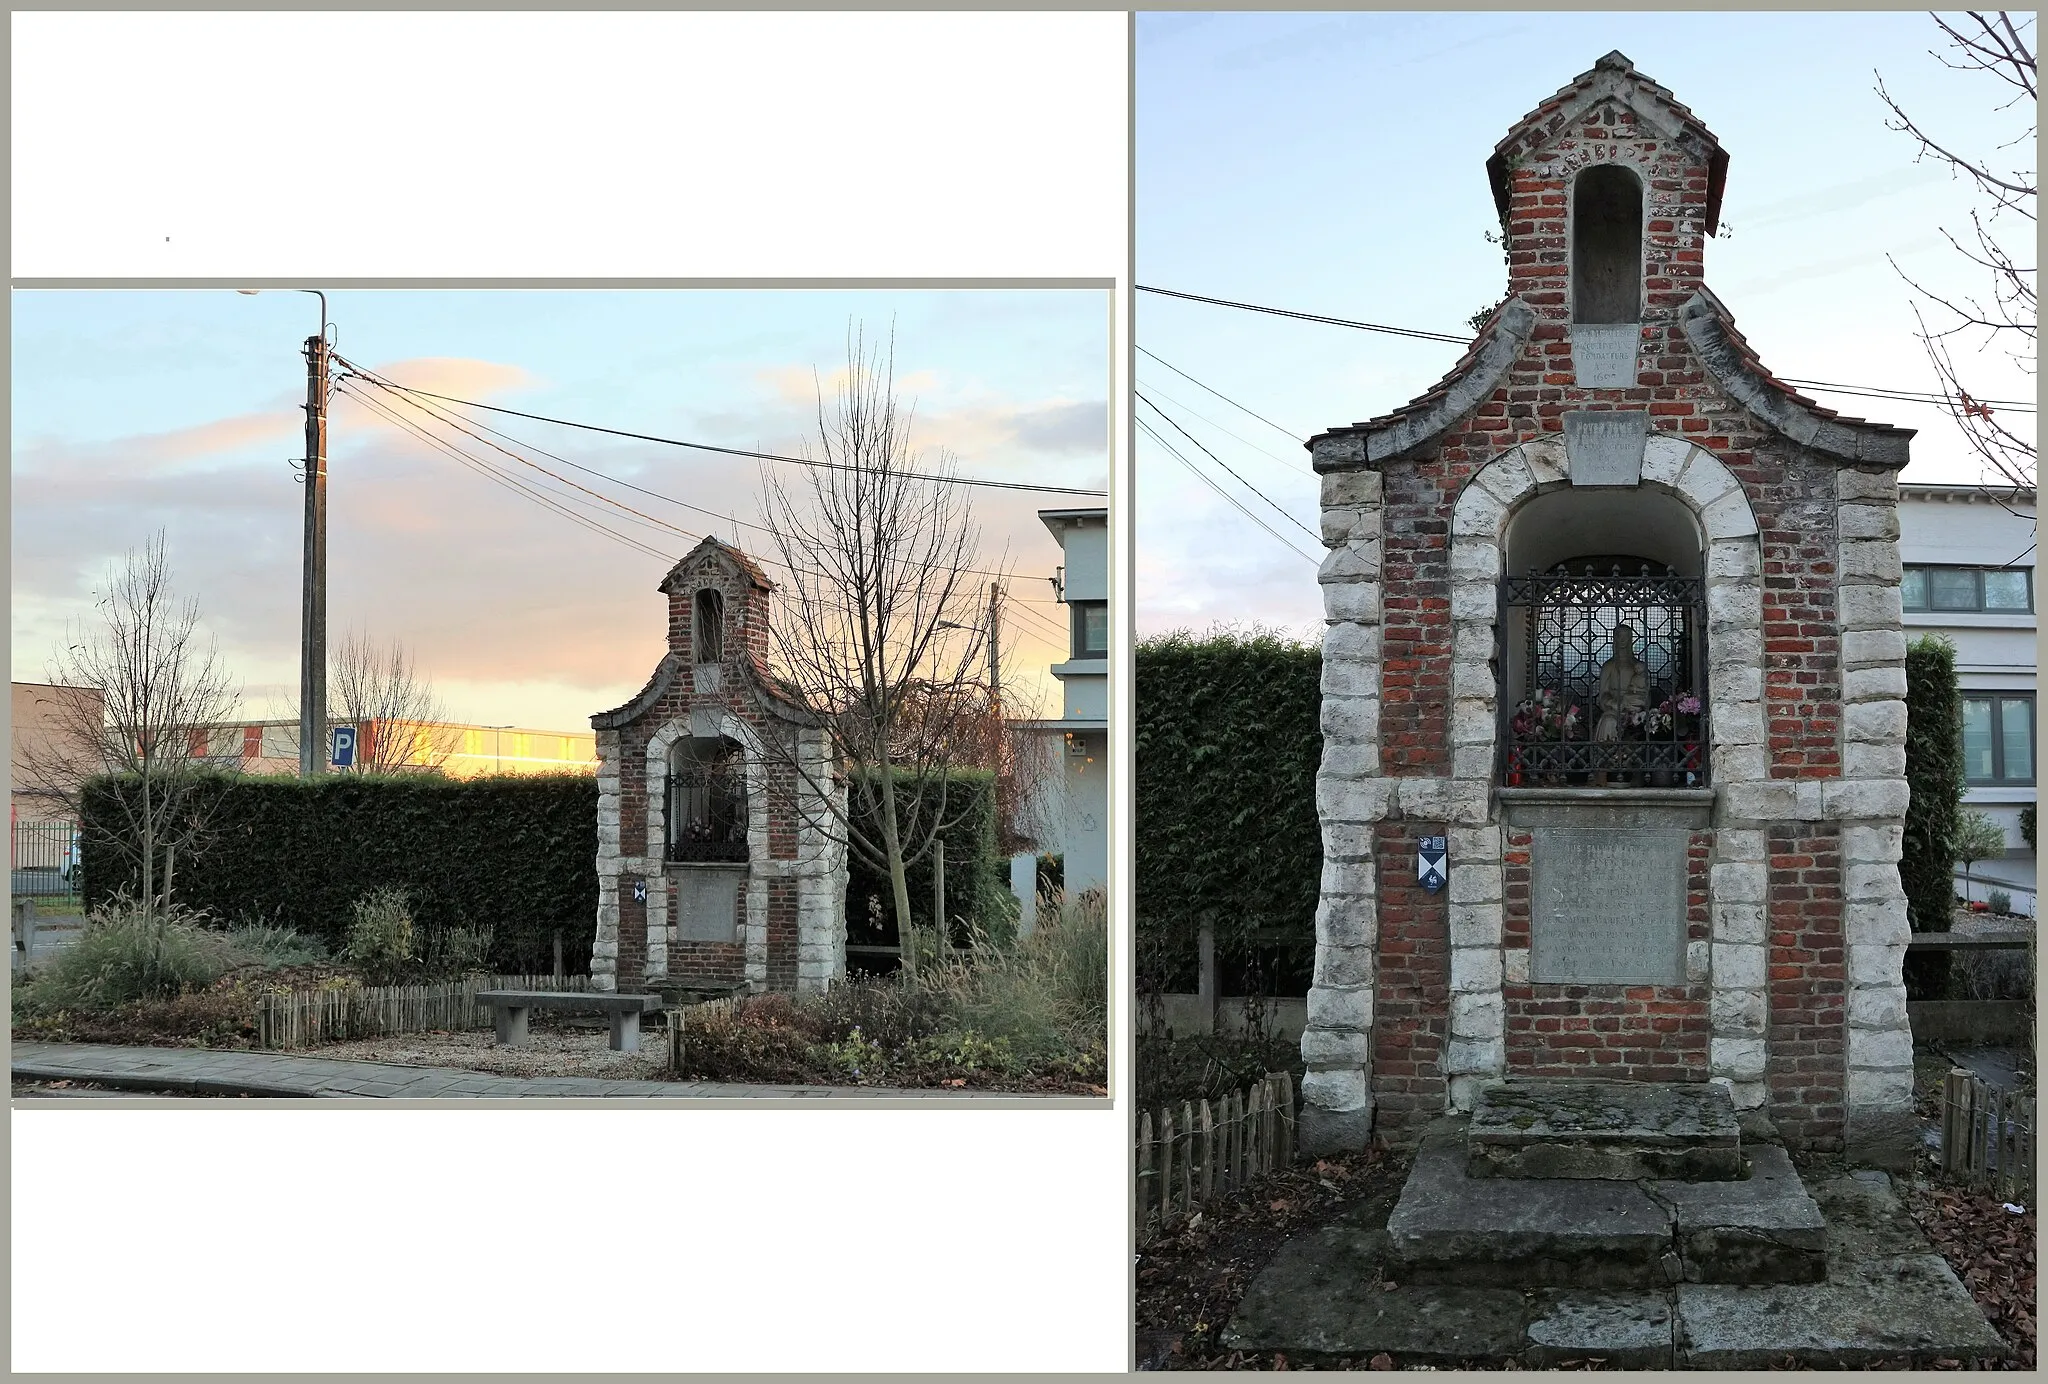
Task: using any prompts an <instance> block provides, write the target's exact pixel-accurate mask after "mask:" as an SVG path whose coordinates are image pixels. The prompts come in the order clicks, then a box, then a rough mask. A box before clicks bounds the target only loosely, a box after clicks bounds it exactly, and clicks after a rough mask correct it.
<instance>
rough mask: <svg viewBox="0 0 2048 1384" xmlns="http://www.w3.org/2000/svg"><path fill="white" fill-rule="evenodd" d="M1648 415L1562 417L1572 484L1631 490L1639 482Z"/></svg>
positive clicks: (1608, 413) (1638, 412) (1606, 412)
mask: <svg viewBox="0 0 2048 1384" xmlns="http://www.w3.org/2000/svg"><path fill="white" fill-rule="evenodd" d="M1649 441H1650V415H1649V413H1648V412H1646V411H1645V410H1643V409H1616V410H1598V411H1596V410H1580V411H1577V412H1574V413H1567V414H1566V415H1565V416H1564V454H1565V459H1566V461H1567V462H1568V463H1569V464H1570V466H1571V472H1572V484H1573V485H1578V486H1585V485H1609V486H1634V485H1638V484H1640V483H1641V481H1642V479H1643V449H1644V448H1645V447H1647V446H1648V445H1649Z"/></svg>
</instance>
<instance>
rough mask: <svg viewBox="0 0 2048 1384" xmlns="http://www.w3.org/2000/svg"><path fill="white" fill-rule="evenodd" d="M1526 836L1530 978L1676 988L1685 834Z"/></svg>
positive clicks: (1580, 831)
mask: <svg viewBox="0 0 2048 1384" xmlns="http://www.w3.org/2000/svg"><path fill="white" fill-rule="evenodd" d="M1530 835H1531V837H1532V840H1531V843H1530V862H1529V873H1530V889H1529V979H1530V981H1531V982H1533V983H1535V984H1538V985H1682V984H1684V983H1685V848H1686V833H1685V832H1683V831H1670V830H1655V829H1645V828H1619V829H1614V830H1594V829H1588V828H1581V827H1538V828H1537V829H1535V830H1534V831H1533V832H1531V833H1530Z"/></svg>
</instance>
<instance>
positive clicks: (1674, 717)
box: [1643, 690, 1700, 735]
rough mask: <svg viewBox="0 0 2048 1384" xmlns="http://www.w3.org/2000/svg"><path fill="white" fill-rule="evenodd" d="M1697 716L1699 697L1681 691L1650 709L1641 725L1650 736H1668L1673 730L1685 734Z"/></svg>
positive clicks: (1698, 712) (1690, 728)
mask: <svg viewBox="0 0 2048 1384" xmlns="http://www.w3.org/2000/svg"><path fill="white" fill-rule="evenodd" d="M1699 714H1700V699H1699V697H1698V696H1697V695H1695V694H1694V693H1691V692H1687V691H1683V690H1681V691H1677V692H1673V693H1672V694H1671V695H1670V696H1668V697H1666V698H1665V699H1664V700H1663V701H1661V702H1659V703H1657V705H1656V706H1654V707H1652V708H1651V709H1650V710H1649V712H1648V713H1647V715H1646V719H1645V720H1644V723H1643V724H1644V725H1645V726H1647V727H1648V729H1649V732H1650V734H1652V735H1669V734H1671V732H1672V731H1673V730H1676V731H1678V732H1679V733H1680V734H1686V733H1689V732H1690V731H1691V730H1692V722H1693V718H1694V717H1696V716H1698V715H1699Z"/></svg>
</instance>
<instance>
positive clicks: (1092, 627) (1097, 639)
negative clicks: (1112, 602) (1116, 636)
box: [1070, 601, 1109, 658]
mask: <svg viewBox="0 0 2048 1384" xmlns="http://www.w3.org/2000/svg"><path fill="white" fill-rule="evenodd" d="M1070 609H1071V610H1072V611H1073V617H1072V618H1073V622H1074V657H1075V658H1107V657H1109V602H1108V601H1075V602H1073V603H1072V604H1071V606H1070Z"/></svg>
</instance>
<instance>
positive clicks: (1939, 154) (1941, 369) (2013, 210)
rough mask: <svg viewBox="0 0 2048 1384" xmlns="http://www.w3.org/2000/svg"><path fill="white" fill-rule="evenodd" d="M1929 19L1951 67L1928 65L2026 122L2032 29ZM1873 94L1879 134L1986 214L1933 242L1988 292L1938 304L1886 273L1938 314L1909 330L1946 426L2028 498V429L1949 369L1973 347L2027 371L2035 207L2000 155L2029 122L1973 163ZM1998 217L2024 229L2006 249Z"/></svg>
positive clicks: (1977, 19) (1918, 317)
mask: <svg viewBox="0 0 2048 1384" xmlns="http://www.w3.org/2000/svg"><path fill="white" fill-rule="evenodd" d="M1932 18H1933V20H1934V23H1935V26H1936V27H1937V28H1939V29H1940V30H1941V32H1942V34H1943V35H1944V36H1945V37H1946V38H1947V39H1948V43H1949V47H1950V48H1951V49H1952V50H1953V53H1954V54H1955V56H1952V57H1950V56H1944V55H1942V54H1940V53H1934V54H1933V55H1932V56H1933V57H1934V58H1935V60H1936V61H1937V62H1940V63H1941V64H1942V65H1943V66H1945V67H1950V68H1954V69H1955V70H1957V71H1960V72H1981V73H1985V74H1988V75H1989V76H1990V77H1992V78H1993V79H1995V80H1996V81H1998V82H2000V83H2003V84H2004V85H2005V86H2007V87H2010V88H2011V89H2012V94H2011V96H2010V97H2009V98H2008V99H2007V100H2006V101H2005V104H2004V105H2003V106H2001V107H1999V109H2001V110H2004V109H2007V108H2010V107H2012V106H2014V105H2018V104H2019V103H2021V102H2022V101H2024V102H2026V103H2028V106H2029V108H2030V113H2031V107H2032V104H2033V103H2034V102H2035V101H2036V99H2037V93H2036V90H2035V63H2034V53H2033V51H2032V49H2030V48H2029V47H2028V37H2029V36H2028V35H2026V34H2024V33H2023V32H2022V31H2023V30H2024V29H2025V28H2026V27H2027V26H2028V25H2030V24H2031V23H2032V20H2031V19H2030V18H2027V17H2024V16H2023V17H2022V18H2021V20H2020V21H2019V22H2017V23H2016V22H2015V21H2014V19H2013V17H2012V15H2011V14H2009V13H2007V12H2005V11H2002V10H2001V11H2000V12H1998V13H1997V14H1996V15H1988V14H1982V13H1978V12H1977V11H1974V10H1973V11H1968V12H1966V16H1965V18H1964V19H1961V20H1955V21H1951V20H1950V19H1948V18H1945V17H1944V16H1942V15H1938V14H1937V15H1933V16H1932ZM1877 94H1878V96H1879V97H1880V98H1881V99H1882V100H1883V101H1884V103H1885V106H1886V108H1887V109H1889V110H1890V111H1891V119H1889V120H1887V121H1886V122H1885V126H1886V128H1887V129H1892V130H1896V131H1898V132H1900V133H1902V134H1905V135H1909V136H1911V137H1912V139H1913V140H1914V142H1915V143H1916V144H1917V145H1918V146H1919V151H1918V153H1917V154H1916V155H1915V156H1914V161H1915V162H1916V163H1917V162H1920V161H1922V160H1927V159H1932V160H1934V161H1935V162H1937V163H1942V164H1946V165H1947V166H1948V169H1949V171H1950V174H1951V175H1952V176H1954V177H1959V178H1967V179H1968V180H1969V181H1970V182H1971V183H1973V184H1975V186H1976V188H1977V191H1978V192H1979V193H1980V194H1982V196H1983V197H1984V199H1985V200H1986V201H1987V202H1988V204H1989V206H1988V209H1987V210H1984V211H1982V212H1979V211H1974V210H1973V211H1972V212H1971V213H1970V228H1971V234H1970V237H1969V240H1970V243H1969V244H1965V243H1964V242H1963V241H1962V240H1959V239H1958V238H1957V237H1956V235H1955V234H1954V233H1952V232H1951V231H1949V230H1948V229H1947V228H1946V227H1944V228H1943V229H1942V235H1943V236H1944V237H1945V238H1946V239H1947V240H1948V242H1949V244H1950V245H1951V246H1953V247H1954V248H1955V251H1956V253H1957V254H1959V255H1961V256H1962V257H1963V258H1964V259H1965V260H1967V261H1969V263H1970V264H1972V265H1974V266H1975V267H1976V269H1977V270H1978V271H1980V272H1981V273H1982V274H1983V275H1984V276H1985V278H1986V279H1988V281H1989V284H1988V292H1986V293H1982V294H1950V295H1944V294H1940V293H1936V292H1934V291H1932V290H1931V289H1928V288H1927V287H1925V286H1924V285H1922V284H1921V283H1919V282H1917V281H1916V280H1914V279H1913V278H1912V277H1911V276H1910V275H1908V274H1907V273H1906V272H1905V271H1904V270H1903V269H1899V267H1898V262H1897V261H1896V260H1895V261H1893V263H1892V268H1893V269H1894V270H1896V271H1897V272H1898V274H1899V277H1900V278H1902V279H1904V280H1905V281H1906V283H1907V284H1908V285H1909V286H1910V287H1911V288H1912V289H1913V291H1914V292H1915V293H1916V294H1918V295H1919V297H1920V298H1921V299H1922V300H1924V301H1925V302H1926V303H1929V304H1933V305H1934V306H1935V307H1936V308H1938V309H1939V311H1940V313H1941V314H1945V318H1939V319H1938V320H1937V324H1936V325H1935V326H1929V324H1928V321H1927V317H1926V315H1925V314H1923V312H1922V310H1921V304H1920V303H1915V304H1914V306H1913V317H1914V320H1915V321H1916V322H1917V323H1919V326H1920V331H1919V337H1920V340H1921V342H1922V343H1923V344H1924V345H1925V346H1926V348H1927V359H1928V362H1929V363H1930V364H1931V365H1932V366H1933V367H1934V375H1935V379H1936V380H1937V381H1939V383H1940V393H1941V396H1942V402H1943V406H1944V407H1945V408H1946V409H1947V410H1948V413H1949V416H1950V417H1951V418H1953V419H1955V421H1956V425H1957V426H1958V427H1960V428H1961V429H1962V431H1963V436H1964V437H1965V439H1967V440H1968V442H1969V445H1970V449H1971V450H1972V451H1974V452H1975V453H1976V454H1977V457H1978V459H1979V461H1981V462H1982V463H1983V464H1984V466H1985V467H1986V468H1987V474H1990V475H1995V476H1997V477H1998V478H1999V479H2001V480H2002V481H2004V482H2005V483H2007V484H2009V485H2013V486H2020V487H2024V488H2027V489H2031V488H2033V485H2034V479H2035V475H2036V458H2035V439H2034V437H2033V436H2032V435H2031V429H2029V430H2028V431H2027V432H2026V433H2022V432H2021V431H2019V430H2016V429H2015V428H2013V427H2012V426H2011V425H2010V424H2009V423H2008V422H2006V420H2005V419H2004V418H2003V417H2002V416H2001V415H2000V413H1999V411H1998V410H1997V409H1995V408H1993V407H1992V406H1991V405H1989V404H1987V403H1985V402H1984V399H1983V391H1982V390H1978V391H1976V392H1975V393H1974V394H1973V393H1972V392H1971V390H1970V389H1969V387H1968V386H1967V385H1966V384H1965V383H1964V379H1963V371H1962V369H1961V368H1960V367H1959V366H1958V365H1957V363H1956V360H1955V356H1954V353H1953V346H1954V345H1955V344H1958V343H1959V342H1960V341H1967V340H1970V339H1979V340H1980V342H1981V344H1984V345H1996V346H1999V347H2000V348H2001V349H2003V350H2004V351H2005V353H2006V354H2007V355H2008V356H2010V357H2011V359H2012V360H2013V361H2014V362H2015V363H2017V364H2018V365H2019V366H2020V367H2021V368H2022V369H2023V370H2025V371H2026V372H2027V373H2029V374H2032V373H2033V371H2034V368H2035V362H2034V332H2035V327H2036V323H2037V321H2038V317H2037V312H2036V308H2035V303H2034V271H2035V267H2036V266H2035V262H2034V248H2035V231H2034V221H2035V212H2034V206H2035V202H2034V198H2035V193H2036V191H2037V177H2038V175H2037V172H2036V170H2035V169H2033V168H2032V167H2027V168H2008V167H2006V166H2005V164H2004V163H2002V162H1999V159H2001V158H2002V156H2003V154H2004V151H2005V150H2007V149H2011V148H2016V147H2017V148H2024V149H2026V150H2032V149H2033V147H2034V123H2033V121H2031V120H2029V121H2028V124H2027V130H2026V133H2025V134H2024V135H2021V136H2019V137H2018V138H2016V139H2014V140H2012V141H2010V142H2009V143H2007V144H2004V145H2000V146H1999V147H1998V149H1997V151H1996V152H1995V153H1994V154H1992V155H1989V156H1984V157H1973V156H1971V155H1969V154H1965V153H1962V152H1959V151H1958V149H1957V147H1955V146H1952V145H1950V144H1947V143H1944V142H1942V141H1940V140H1937V139H1935V138H1934V137H1933V136H1932V135H1931V134H1929V133H1928V132H1927V130H1926V129H1924V128H1923V127H1922V126H1921V125H1920V124H1919V123H1917V122H1916V121H1915V120H1914V119H1913V117H1911V116H1910V115H1908V114H1906V112H1905V110H1904V109H1903V108H1902V107H1901V106H1900V105H1899V103H1898V102H1897V101H1895V100H1893V99H1892V95H1891V93H1890V92H1888V91H1886V90H1885V86H1884V79H1883V78H1882V77H1880V78H1879V79H1878V83H1877ZM2001 216H2009V217H2017V218H2019V219H2020V220H2023V221H2025V222H2026V223H2027V224H2026V225H2025V226H2024V227H2022V228H2020V232H2019V235H2018V236H2017V237H2010V236H2009V237H2008V239H2009V240H2010V241H2011V243H2010V244H2009V243H2007V240H2001V239H2000V233H2001V232H2003V231H2005V229H2006V228H2005V227H2000V226H1999V225H1998V220H1999V218H2000V217H2001Z"/></svg>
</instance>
